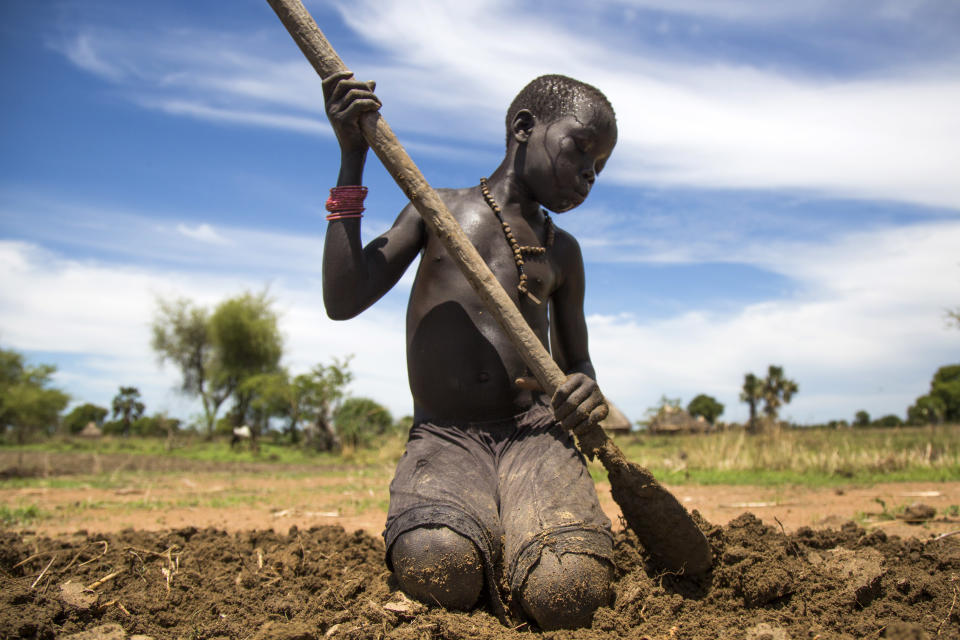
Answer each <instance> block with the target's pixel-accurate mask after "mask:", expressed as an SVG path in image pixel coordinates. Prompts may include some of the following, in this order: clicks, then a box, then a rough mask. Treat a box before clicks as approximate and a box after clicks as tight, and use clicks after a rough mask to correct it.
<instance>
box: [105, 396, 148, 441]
mask: <svg viewBox="0 0 960 640" xmlns="http://www.w3.org/2000/svg"><path fill="white" fill-rule="evenodd" d="M144 409H146V406H144V404H143V403H142V402H141V401H140V390H139V389H137V388H136V387H120V392H119V393H118V394H117V395H115V396H114V397H113V418H114V420H116V419H119V420H120V424H121V425H122V427H121V432H122V433H123V435H125V436H129V435H130V425H132V424H133V422H134V421H135V420H139V419H140V416H142V415H143V411H144Z"/></svg>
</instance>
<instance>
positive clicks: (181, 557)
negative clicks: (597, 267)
mask: <svg viewBox="0 0 960 640" xmlns="http://www.w3.org/2000/svg"><path fill="white" fill-rule="evenodd" d="M702 527H703V529H704V530H705V532H706V534H707V537H708V539H709V540H710V543H711V546H712V549H713V554H714V570H713V573H712V575H711V576H710V578H709V580H708V581H705V582H701V583H691V582H689V581H685V579H684V578H683V577H678V576H675V575H669V574H667V575H663V574H660V575H658V574H657V573H656V572H655V571H650V570H648V569H649V568H648V566H647V565H646V564H645V558H644V556H643V554H642V551H641V549H640V548H639V546H638V544H637V542H636V538H635V537H634V536H633V534H632V533H630V532H621V533H619V534H618V535H617V540H616V564H617V582H616V585H615V592H616V595H615V599H614V601H613V602H612V603H611V606H610V607H604V608H601V609H600V610H599V611H598V612H597V614H596V616H595V617H594V622H593V626H592V628H590V629H585V630H578V631H559V632H549V633H544V634H543V635H542V637H544V638H556V639H558V640H560V639H568V638H569V639H572V638H588V639H594V638H595V639H600V638H648V639H651V640H652V639H660V638H663V639H682V638H690V639H707V638H710V639H713V638H744V639H749V640H760V639H768V640H782V639H787V638H792V639H794V640H798V639H801V638H803V639H813V638H820V639H821V640H826V639H828V638H830V639H833V638H851V639H852V638H902V639H907V638H910V639H913V638H931V639H932V638H960V603H958V594H960V578H958V575H960V542H958V541H957V540H956V538H952V537H946V538H941V539H938V540H933V539H930V540H927V541H920V540H916V539H912V538H911V539H906V540H904V539H900V538H897V537H893V536H891V537H887V536H886V535H885V534H884V533H883V532H882V531H873V532H871V533H867V532H866V531H865V530H864V529H862V528H860V527H857V526H856V525H854V524H853V523H850V524H847V525H845V526H844V527H842V528H841V529H839V530H832V529H826V530H817V531H814V530H811V529H800V530H798V531H797V532H796V533H794V534H792V535H784V534H783V533H782V531H780V530H779V529H777V528H774V527H769V526H766V525H764V524H763V523H762V522H760V520H758V519H757V518H755V517H754V516H752V515H750V514H744V515H742V516H740V517H739V518H737V519H736V520H734V521H732V522H731V523H730V524H729V525H728V526H726V527H722V528H721V527H711V526H710V525H708V524H707V523H702ZM517 624H518V625H520V626H519V627H518V628H517V629H509V628H506V627H504V626H502V625H501V624H500V623H499V622H498V621H497V619H496V618H495V617H493V616H492V615H491V614H490V613H489V612H488V611H485V610H483V609H480V610H477V611H474V612H471V613H453V612H448V611H444V610H442V609H439V608H436V607H425V606H423V605H420V604H419V603H414V602H411V601H409V600H408V599H407V598H406V597H405V596H404V595H403V594H402V593H401V592H399V591H398V590H397V588H396V585H395V584H393V582H392V580H391V579H390V576H389V573H388V572H387V570H386V568H385V567H384V564H383V543H382V541H380V540H379V539H376V538H373V537H371V536H369V535H366V534H364V533H361V532H356V533H353V534H349V533H346V532H345V531H343V529H341V528H339V527H318V528H313V529H310V530H308V531H299V530H297V529H296V528H295V527H294V528H291V530H290V531H289V533H288V534H286V535H282V534H277V533H274V532H272V531H245V532H241V533H236V534H228V533H225V532H222V531H218V530H214V529H203V530H198V529H192V528H189V529H180V530H175V531H167V532H140V531H134V530H127V531H123V532H121V533H118V534H111V535H107V536H98V535H89V534H87V533H86V532H80V533H78V534H76V535H73V536H66V537H59V538H40V537H35V536H32V535H30V534H28V533H12V532H0V637H2V638H44V639H46V638H50V639H53V638H59V637H68V636H70V635H71V634H76V633H79V632H81V631H87V632H88V633H87V635H90V634H89V631H90V630H94V629H100V631H97V632H96V633H102V635H101V636H100V637H111V638H112V637H122V636H123V634H124V633H125V634H126V635H127V636H133V635H136V634H146V635H148V636H151V637H153V638H157V639H160V638H193V639H197V640H200V639H207V638H209V639H214V638H216V639H224V638H254V639H259V640H263V639H267V638H276V639H283V640H315V639H322V638H324V637H334V638H396V639H398V640H405V639H412V638H444V639H457V638H481V639H483V638H486V639H493V638H498V639H499V638H522V637H530V636H529V631H530V629H529V627H528V626H527V625H521V623H520V622H519V621H518V623H517ZM104 625H114V626H104ZM116 625H119V628H118V627H117V626H116ZM109 634H113V635H109ZM94 635H96V634H94Z"/></svg>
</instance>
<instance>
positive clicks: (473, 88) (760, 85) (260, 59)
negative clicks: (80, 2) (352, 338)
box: [62, 0, 960, 208]
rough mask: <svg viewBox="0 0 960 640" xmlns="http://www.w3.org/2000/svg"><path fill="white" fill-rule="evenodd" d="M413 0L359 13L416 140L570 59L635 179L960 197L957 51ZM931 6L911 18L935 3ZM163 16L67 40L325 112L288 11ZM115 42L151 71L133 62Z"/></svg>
mask: <svg viewBox="0 0 960 640" xmlns="http://www.w3.org/2000/svg"><path fill="white" fill-rule="evenodd" d="M621 4H622V5H623V6H624V7H627V8H630V7H633V8H636V9H658V10H662V11H672V12H675V13H681V14H684V15H692V16H713V17H715V18H724V19H728V20H734V19H739V16H741V15H747V14H749V15H751V16H752V20H753V21H754V22H756V21H760V22H763V23H765V24H766V23H770V22H774V23H778V24H779V23H782V24H783V25H784V26H783V27H782V28H784V29H789V25H790V20H792V19H795V18H796V16H797V15H800V14H802V15H804V16H808V17H811V16H818V17H819V18H818V19H819V20H820V21H821V22H825V23H829V22H830V21H831V20H832V21H833V22H835V23H841V22H843V21H846V20H848V19H849V18H850V15H849V13H850V12H849V11H841V10H840V9H830V8H829V6H832V5H830V3H823V2H817V1H813V2H806V3H788V4H786V5H785V4H784V3H776V4H774V5H769V6H767V5H765V6H767V8H766V9H758V7H757V5H756V3H746V2H738V1H734V0H730V1H727V2H720V3H706V2H698V1H693V0H691V1H689V2H683V3H679V4H674V3H662V2H659V1H653V0H650V1H640V0H638V1H635V2H634V1H630V2H628V1H626V0H625V1H624V2H622V3H621ZM921 4H925V3H921ZM410 6H411V5H410V4H409V3H399V2H370V1H361V2H355V3H350V5H349V7H347V6H344V7H343V8H342V17H343V20H344V21H345V22H346V24H347V25H349V26H350V27H351V28H352V29H353V30H354V31H355V32H356V34H357V35H358V36H360V37H361V38H364V39H365V40H366V41H367V42H368V43H369V46H370V48H371V49H372V50H373V51H376V52H378V54H380V53H381V52H382V55H371V54H370V51H363V52H360V53H358V55H357V59H358V65H357V68H358V72H361V73H362V74H363V75H364V77H366V76H367V75H369V76H371V77H375V78H377V79H378V80H379V81H380V84H379V92H380V94H381V96H382V97H383V99H384V103H385V105H386V106H385V114H386V115H387V117H388V118H389V119H390V121H391V123H392V124H393V126H394V128H396V129H398V130H400V131H402V132H404V133H405V135H407V136H412V141H413V142H414V143H416V142H420V143H422V142H423V141H422V140H419V139H418V136H421V135H429V136H433V141H434V142H441V143H444V144H447V145H454V146H459V147H461V148H462V147H464V146H467V147H470V146H474V147H478V146H480V145H482V144H489V143H490V142H491V141H496V140H499V138H500V137H501V136H502V124H501V122H502V111H503V110H504V107H505V105H507V104H508V103H509V100H510V99H511V97H512V96H513V95H514V93H515V92H516V91H517V90H518V89H519V88H520V86H521V85H522V84H523V83H524V82H526V81H527V80H528V79H530V78H532V77H534V76H536V75H538V74H540V73H544V72H556V71H559V72H563V73H568V74H570V75H573V76H576V77H581V78H583V79H585V80H587V81H590V82H592V83H594V84H597V85H598V86H600V87H601V88H603V89H604V90H605V91H606V92H607V93H608V94H609V95H610V97H611V99H612V101H613V103H614V105H615V106H616V107H617V110H618V113H619V121H620V127H621V135H620V143H619V148H618V149H617V152H616V154H615V156H614V159H613V162H611V166H610V169H609V174H610V175H611V176H612V178H613V179H614V180H616V181H619V182H621V183H623V184H626V185H636V184H642V185H673V186H681V187H690V186H693V187H713V188H746V189H782V188H789V189H796V190H802V191H804V190H805V191H809V192H810V193H813V194H821V195H828V196H840V197H847V198H865V199H884V200H897V201H903V202H911V203H919V204H924V205H933V206H942V207H951V208H960V182H958V181H957V180H955V179H954V176H953V173H954V171H953V168H954V167H956V166H960V147H958V145H956V144H954V141H955V140H956V139H958V137H960V111H958V110H957V109H955V108H953V105H955V104H958V103H960V74H958V73H957V71H958V69H960V56H958V55H957V51H953V53H952V54H948V55H947V56H946V57H941V59H940V60H939V61H938V62H937V63H936V64H931V63H930V62H929V61H924V62H923V64H922V65H919V63H917V62H916V61H915V60H911V59H908V58H905V59H904V60H898V59H896V58H895V57H894V58H893V59H892V60H891V61H887V62H885V63H884V64H882V65H880V66H876V67H873V68H869V69H865V70H862V71H861V72H859V73H857V74H851V75H848V76H846V77H844V76H837V75H835V74H834V75H820V74H817V73H811V72H810V71H809V70H808V71H806V72H798V71H796V70H793V71H788V70H783V69H777V68H775V67H773V68H771V67H769V65H768V64H766V61H765V60H763V59H757V60H739V61H737V62H723V61H722V60H718V59H708V58H704V57H703V55H702V52H700V51H696V52H688V53H694V55H683V54H679V55H678V54H677V52H676V51H675V50H673V49H671V50H670V51H667V52H663V53H661V52H658V51H657V50H656V49H654V48H651V47H646V46H644V44H643V42H642V41H638V40H637V38H635V37H634V38H632V39H631V29H632V27H630V26H629V24H627V23H625V22H624V21H622V20H620V21H615V20H613V18H612V16H606V17H605V19H604V21H602V22H600V23H598V22H597V20H594V21H592V22H589V23H586V24H582V25H580V27H577V28H575V26H574V24H572V23H573V22H575V21H573V20H572V15H573V14H572V13H568V11H567V10H569V11H572V5H571V6H569V7H566V5H562V4H561V5H560V6H559V7H558V9H557V10H556V11H551V12H542V11H539V10H538V8H537V7H534V6H533V5H524V4H520V5H515V4H514V3H504V2H500V1H494V0H486V1H485V2H475V3H448V2H426V1H424V2H420V3H419V4H418V5H417V6H419V7H420V8H419V9H418V10H411V8H410ZM564 7H566V9H565V8H564ZM891 7H893V4H891V3H883V4H882V5H879V6H878V5H876V4H874V3H867V4H864V5H863V6H862V7H861V10H862V12H863V13H865V14H866V16H867V18H869V19H868V20H867V22H868V23H871V20H870V19H872V21H873V22H877V21H880V20H885V19H893V18H886V17H885V16H886V15H887V14H890V12H891V10H892V9H891ZM924 8H925V7H923V6H919V7H918V8H917V9H916V10H915V11H908V12H903V13H904V16H906V17H903V16H901V18H900V19H906V18H910V17H913V16H914V14H917V15H927V14H928V13H930V11H927V12H926V13H924ZM934 17H935V16H934ZM857 18H858V20H859V19H860V18H861V16H860V15H859V14H858V16H857ZM811 19H813V18H812V17H811ZM927 22H936V20H934V19H933V18H931V19H928V20H927ZM749 24H750V23H748V24H747V25H746V26H744V27H743V28H749ZM922 24H927V23H922ZM756 28H757V29H761V28H766V27H764V26H758V27H756ZM159 34H160V35H159V36H156V35H151V37H149V38H147V37H145V36H143V35H142V34H136V33H130V32H129V31H122V32H121V31H119V30H118V31H110V30H108V29H105V28H98V29H95V30H94V29H90V28H81V29H80V30H79V31H78V33H76V34H75V35H74V36H73V37H72V39H71V40H68V42H67V44H66V45H64V46H63V47H62V49H63V50H64V51H66V52H68V57H69V59H70V60H71V61H73V62H74V63H75V64H77V65H78V66H80V67H81V68H84V69H86V70H89V71H91V72H94V73H97V74H99V75H101V76H103V77H105V78H107V79H109V80H110V81H112V82H114V83H116V84H117V85H118V86H120V87H121V88H122V89H123V90H124V91H125V92H127V94H128V95H130V97H131V99H133V100H135V101H137V102H138V103H140V104H142V105H144V106H147V107H150V108H157V109H161V110H164V111H166V112H167V113H170V114H172V115H180V116H187V117H194V118H204V119H209V120H212V121H218V122H224V123H232V124H243V125H251V126H264V127H277V128H284V129H291V130H297V131H304V132H309V133H321V132H323V131H325V130H326V124H325V123H323V122H322V120H321V116H322V96H321V91H320V85H319V82H318V81H317V79H316V77H315V76H314V75H313V74H312V70H311V69H310V67H309V65H307V64H306V63H305V62H303V61H300V60H297V59H295V58H291V55H292V54H290V53H287V52H288V51H289V50H290V48H289V47H287V48H284V49H282V51H283V53H282V54H278V53H277V51H279V49H277V50H275V45H276V44H277V43H279V42H282V41H283V38H284V37H285V34H283V33H282V32H281V29H280V27H279V26H278V27H277V30H276V33H272V35H271V37H269V38H268V37H265V36H264V35H263V33H262V32H258V33H257V34H255V35H252V36H251V35H247V36H242V35H230V34H221V33H216V32H205V33H203V34H202V35H203V37H202V38H199V37H197V34H196V33H187V32H184V31H183V30H180V31H174V30H167V31H163V30H159ZM491 34H496V37H495V38H492V37H491ZM197 43H204V44H202V45H199V44H197ZM625 43H627V44H626V47H627V48H625ZM69 52H73V53H69ZM278 56H280V57H278ZM105 60H124V61H125V63H124V64H125V65H126V66H127V67H129V68H131V69H135V70H136V71H135V72H129V73H121V72H119V71H118V70H117V69H116V68H115V67H113V66H111V65H109V64H107V63H105V62H103V61H105ZM387 61H389V62H387ZM911 65H913V66H911ZM437 136H440V137H441V138H442V139H441V140H439V141H438V140H437ZM441 146H443V145H441Z"/></svg>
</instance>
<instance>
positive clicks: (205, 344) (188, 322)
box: [151, 298, 231, 437]
mask: <svg viewBox="0 0 960 640" xmlns="http://www.w3.org/2000/svg"><path fill="white" fill-rule="evenodd" d="M209 320H210V318H209V314H208V313H207V311H206V309H203V308H201V307H198V306H195V305H194V304H193V303H192V302H190V301H189V300H186V299H184V298H181V299H178V300H163V299H159V298H158V299H157V313H156V315H155V316H154V320H153V326H152V331H153V339H152V341H151V346H152V347H153V350H154V351H155V352H156V354H157V360H158V362H159V364H163V363H164V362H167V361H169V362H171V363H173V364H175V365H176V366H177V367H178V368H179V369H180V375H181V376H182V380H183V381H182V382H181V383H180V391H181V392H182V393H184V394H186V395H189V396H195V397H198V398H200V401H201V403H202V404H203V419H204V423H205V426H206V431H207V437H212V436H213V428H214V425H215V424H216V421H217V412H218V411H219V410H220V406H221V405H222V404H223V402H224V401H225V400H226V399H227V397H229V395H230V391H231V390H230V388H229V387H228V386H227V384H226V380H225V378H224V376H222V375H221V374H220V369H219V366H218V358H217V354H216V352H215V348H214V344H213V341H212V339H211V337H210V328H209Z"/></svg>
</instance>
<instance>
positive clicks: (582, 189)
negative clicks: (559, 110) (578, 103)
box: [522, 105, 617, 213]
mask: <svg viewBox="0 0 960 640" xmlns="http://www.w3.org/2000/svg"><path fill="white" fill-rule="evenodd" d="M616 142H617V126H616V124H615V123H614V122H613V119H612V117H611V116H610V114H609V113H608V112H607V111H606V110H604V109H595V108H592V107H591V106H590V105H586V106H583V107H581V108H579V109H578V110H577V113H575V114H574V115H568V116H563V117H562V118H559V119H557V120H554V121H553V122H549V123H546V124H544V123H539V122H535V124H534V126H533V128H532V130H531V131H530V136H529V139H528V140H527V143H526V149H525V151H524V160H523V170H522V173H523V178H524V182H525V184H526V185H527V187H528V188H529V189H530V190H531V191H532V194H533V197H534V199H535V200H536V201H537V202H539V203H540V204H541V205H543V206H544V207H546V208H547V209H549V210H551V211H554V212H556V213H563V212H564V211H569V210H571V209H573V208H574V207H577V206H579V205H580V204H582V203H583V201H584V200H586V198H587V195H589V193H590V189H591V187H593V183H594V181H595V180H596V177H597V175H598V174H599V173H600V172H601V171H602V170H603V167H604V165H605V164H606V162H607V158H609V157H610V154H611V153H612V152H613V147H614V145H615V144H616Z"/></svg>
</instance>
